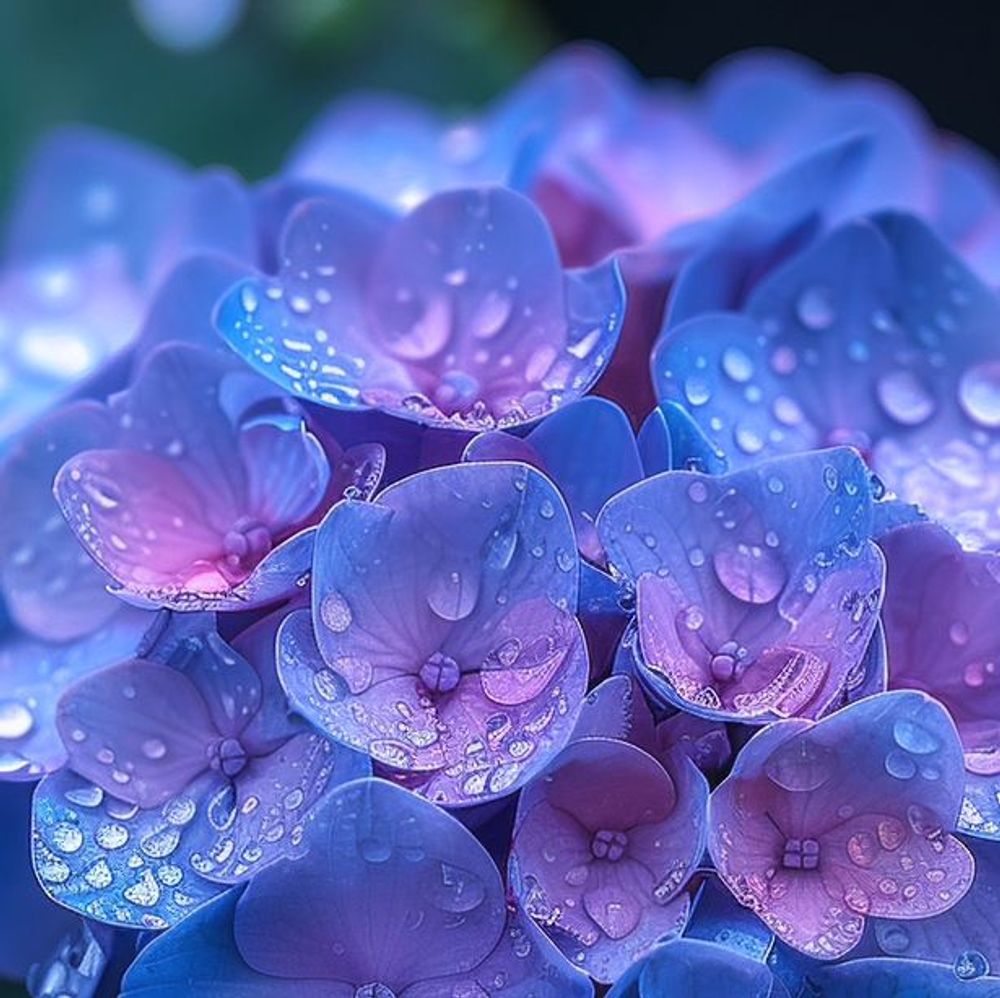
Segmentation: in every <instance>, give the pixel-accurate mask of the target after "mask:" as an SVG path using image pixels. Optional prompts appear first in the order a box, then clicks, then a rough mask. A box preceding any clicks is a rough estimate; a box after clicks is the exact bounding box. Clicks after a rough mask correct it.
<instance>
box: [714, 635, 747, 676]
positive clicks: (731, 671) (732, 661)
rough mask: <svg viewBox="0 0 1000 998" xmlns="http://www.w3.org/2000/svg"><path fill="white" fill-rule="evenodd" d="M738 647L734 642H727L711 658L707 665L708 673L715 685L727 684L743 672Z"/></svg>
mask: <svg viewBox="0 0 1000 998" xmlns="http://www.w3.org/2000/svg"><path fill="white" fill-rule="evenodd" d="M739 650H740V647H739V645H738V644H737V643H736V642H735V641H727V642H726V643H725V644H723V645H721V646H720V648H719V650H718V651H717V652H716V653H715V654H714V655H713V656H712V659H711V661H710V662H709V663H708V669H709V672H711V673H712V678H713V679H714V680H715V681H716V682H717V683H728V682H730V681H731V680H732V679H738V678H739V676H740V674H741V673H742V672H743V669H742V668H741V664H742V663H741V662H740V658H739Z"/></svg>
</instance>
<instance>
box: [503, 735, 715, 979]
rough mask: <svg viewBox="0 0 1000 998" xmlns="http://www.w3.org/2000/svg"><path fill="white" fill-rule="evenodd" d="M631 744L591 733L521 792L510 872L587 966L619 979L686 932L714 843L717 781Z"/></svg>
mask: <svg viewBox="0 0 1000 998" xmlns="http://www.w3.org/2000/svg"><path fill="white" fill-rule="evenodd" d="M668 766H669V771H668V769H665V768H664V767H663V766H661V765H660V763H658V762H657V761H656V760H655V759H653V758H652V757H651V756H650V755H647V754H646V753H645V752H643V751H642V750H641V749H639V748H635V747H633V746H631V745H628V744H627V743H625V742H621V741H614V740H611V739H606V738H590V737H587V738H581V739H579V740H575V741H573V742H572V744H571V745H570V746H568V747H567V748H566V749H565V750H564V751H563V752H562V753H560V755H559V756H558V757H557V758H556V759H555V761H554V762H553V763H552V765H551V766H550V767H549V769H548V770H546V772H545V774H544V776H542V777H541V778H540V779H538V780H537V781H535V782H534V783H532V784H530V785H529V786H528V787H527V788H526V789H525V790H524V791H523V793H522V796H521V800H520V802H519V805H518V816H517V820H516V823H515V827H514V836H513V843H512V851H511V859H510V878H511V882H512V884H513V886H514V889H515V890H516V891H517V892H518V896H519V898H520V900H521V902H522V903H523V904H524V906H525V909H526V911H527V912H528V913H529V914H530V915H531V916H532V917H533V918H535V919H536V921H538V922H539V924H540V925H541V926H542V927H543V928H544V929H545V931H546V932H548V933H549V935H550V937H551V938H552V940H553V941H554V942H555V943H556V944H557V945H558V946H559V947H560V949H561V950H562V951H563V952H564V953H565V954H566V955H567V957H568V958H569V959H570V960H572V961H573V963H574V964H576V965H577V966H580V967H583V968H584V969H585V970H586V971H587V972H588V973H589V974H590V975H591V976H592V977H594V978H596V979H597V980H599V981H606V982H610V981H614V980H616V979H617V978H618V977H619V976H620V975H621V974H622V973H623V972H624V970H625V968H626V967H627V966H628V964H629V963H631V962H632V961H633V960H635V959H636V958H637V957H638V956H640V955H641V954H642V953H643V952H645V951H646V950H647V949H648V948H649V947H650V946H651V945H652V944H653V943H655V942H656V941H657V940H659V939H661V938H663V937H666V936H669V935H672V934H674V933H677V932H679V931H680V929H681V928H683V925H684V921H685V918H686V914H687V908H688V899H687V897H686V896H685V895H683V894H681V893H680V891H681V888H682V887H683V885H684V883H685V882H686V880H687V879H688V877H689V876H690V874H691V872H692V870H693V867H694V865H695V863H696V862H697V861H698V859H699V858H700V856H701V853H702V850H703V849H704V813H705V803H706V801H707V795H708V787H707V784H706V783H705V780H704V778H703V777H702V776H701V774H700V773H699V772H698V771H697V769H696V768H695V767H694V765H693V764H692V763H691V762H690V761H689V760H687V759H686V758H683V757H682V756H676V757H674V758H673V759H671V760H670V761H669V763H668Z"/></svg>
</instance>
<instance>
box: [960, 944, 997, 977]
mask: <svg viewBox="0 0 1000 998" xmlns="http://www.w3.org/2000/svg"><path fill="white" fill-rule="evenodd" d="M952 970H953V971H954V974H955V976H956V977H957V978H958V979H959V980H960V981H975V980H977V979H978V978H980V977H985V976H986V975H987V974H988V973H989V972H990V963H989V960H987V959H986V957H985V956H984V955H983V954H982V953H980V952H979V950H966V951H965V952H964V953H960V954H959V955H958V956H957V957H956V958H955V963H954V966H953V967H952Z"/></svg>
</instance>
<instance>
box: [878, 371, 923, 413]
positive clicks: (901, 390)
mask: <svg viewBox="0 0 1000 998" xmlns="http://www.w3.org/2000/svg"><path fill="white" fill-rule="evenodd" d="M875 393H876V395H877V396H878V400H879V403H880V405H881V406H882V408H883V409H884V410H885V412H886V415H887V416H889V417H890V418H891V419H894V420H895V421H896V422H897V423H901V424H902V425H903V426H919V425H920V424H921V423H924V422H926V421H927V420H928V419H930V417H931V416H932V415H933V414H934V409H935V403H934V399H933V397H932V396H931V395H930V393H929V392H928V391H927V389H926V388H925V387H924V385H923V384H922V383H921V381H920V380H919V379H918V378H917V376H916V375H915V374H914V373H913V372H912V371H892V372H890V373H889V374H885V375H883V376H882V377H881V378H879V380H878V384H877V385H876V388H875Z"/></svg>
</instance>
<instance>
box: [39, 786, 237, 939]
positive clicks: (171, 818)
mask: <svg viewBox="0 0 1000 998" xmlns="http://www.w3.org/2000/svg"><path fill="white" fill-rule="evenodd" d="M213 783H214V778H213V777H211V776H204V777H201V778H200V780H199V781H196V783H194V784H192V786H191V787H190V788H189V791H190V792H189V793H182V794H180V795H178V796H176V797H172V798H171V799H170V800H168V801H167V802H166V803H165V804H164V805H163V806H162V807H161V808H155V809H151V810H142V809H140V808H138V807H137V806H135V805H132V804H126V803H124V802H122V801H119V800H116V799H115V798H113V797H111V796H110V795H108V794H105V793H104V791H103V790H101V789H100V788H99V787H97V786H95V785H94V784H93V783H90V782H89V781H88V780H85V779H83V778H82V777H80V776H77V775H76V774H75V773H73V772H70V771H69V770H62V771H60V772H59V773H56V774H55V775H53V776H47V777H46V778H45V779H44V780H42V782H41V783H39V784H38V787H37V789H36V790H35V799H34V808H33V811H34V821H33V825H34V827H33V834H32V838H33V861H34V867H35V873H36V875H37V876H38V880H39V883H41V885H42V888H43V889H44V890H45V892H46V893H47V894H48V895H49V897H51V898H52V899H53V900H54V901H58V902H59V903H60V904H62V905H65V906H66V907H68V908H72V909H73V910H74V911H76V912H78V913H80V914H81V915H84V916H86V917H87V918H93V919H95V920H96V921H99V922H107V923H109V924H111V925H118V926H122V927H125V928H133V929H163V928H166V927H167V926H168V925H171V924H173V923H174V922H177V921H179V920H180V919H182V918H184V917H185V916H186V915H187V914H189V913H190V912H191V911H192V910H193V909H194V908H195V907H196V906H197V905H199V904H201V903H202V902H204V901H207V900H208V899H209V898H211V897H214V896H215V895H216V894H218V893H219V891H220V890H221V888H220V887H219V886H218V885H217V884H213V883H210V882H209V881H207V880H205V879H204V878H203V877H201V876H200V875H199V874H198V873H197V872H196V870H195V869H194V867H193V866H192V865H191V860H190V857H189V856H188V855H187V851H186V849H185V848H183V847H182V842H183V841H184V839H185V835H186V830H187V828H188V827H189V826H190V824H191V822H192V821H193V820H194V818H195V815H196V813H197V811H198V805H197V804H196V802H195V798H196V797H197V796H200V795H201V794H203V793H204V792H205V791H207V789H208V787H209V785H210V784H213Z"/></svg>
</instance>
